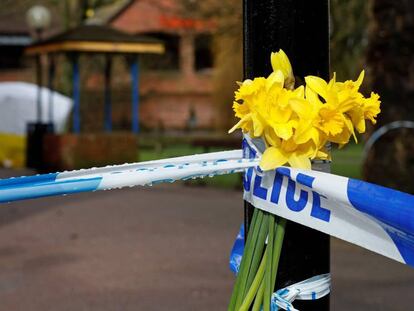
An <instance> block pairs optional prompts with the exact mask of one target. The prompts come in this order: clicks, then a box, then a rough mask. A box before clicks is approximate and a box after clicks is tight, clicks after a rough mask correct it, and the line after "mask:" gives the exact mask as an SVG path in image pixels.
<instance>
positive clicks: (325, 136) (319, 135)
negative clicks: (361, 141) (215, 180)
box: [229, 50, 380, 170]
mask: <svg viewBox="0 0 414 311" xmlns="http://www.w3.org/2000/svg"><path fill="white" fill-rule="evenodd" d="M271 64H272V68H273V72H272V73H271V74H270V75H269V76H268V77H267V78H263V77H260V78H255V79H254V80H245V81H244V82H243V83H239V86H240V87H239V89H238V90H237V91H236V92H235V101H234V103H233V110H234V112H235V115H236V117H237V118H239V119H240V121H239V122H238V123H237V124H236V125H235V126H234V127H233V128H232V129H230V131H229V132H230V133H231V132H233V131H234V130H236V129H237V128H241V129H242V130H243V132H245V133H249V135H250V136H251V137H253V138H258V137H262V138H264V140H265V142H266V145H267V149H266V150H265V152H264V154H263V156H262V160H261V163H260V166H261V168H262V169H263V170H270V169H274V168H276V167H278V166H281V165H285V164H287V163H288V164H289V165H290V166H291V167H296V168H304V169H310V168H311V162H310V160H311V159H315V158H320V159H326V158H327V157H328V154H327V152H326V151H325V149H324V148H325V146H326V144H327V143H328V142H332V143H337V144H339V145H340V146H343V145H345V144H347V143H348V142H349V139H350V137H351V136H353V138H354V139H355V141H357V138H356V135H355V130H356V131H357V132H359V133H364V132H365V120H367V119H368V120H370V121H371V122H372V123H373V124H375V122H376V120H375V118H376V116H377V115H378V113H379V112H380V100H379V96H378V94H375V93H371V95H370V97H364V96H363V95H362V94H361V93H360V92H359V88H360V86H361V83H362V81H363V79H364V71H362V72H361V74H360V75H359V77H358V79H357V80H356V81H351V80H347V81H345V82H337V81H336V79H335V75H334V77H333V78H332V79H331V80H330V81H329V82H326V81H325V80H323V79H321V78H319V77H315V76H307V77H305V83H306V84H305V86H299V87H297V88H295V78H294V75H293V71H292V66H291V64H290V61H289V59H288V57H287V56H286V54H285V53H284V52H283V51H282V50H280V51H279V52H277V53H272V54H271Z"/></svg>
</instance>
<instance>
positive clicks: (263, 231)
mask: <svg viewBox="0 0 414 311" xmlns="http://www.w3.org/2000/svg"><path fill="white" fill-rule="evenodd" d="M261 212H262V213H263V221H262V226H261V227H260V230H259V236H258V238H257V243H256V247H255V249H254V250H253V258H252V261H251V264H250V269H249V273H248V274H247V281H246V287H245V290H244V293H243V297H244V296H245V295H246V292H247V291H248V289H249V288H250V286H251V284H252V282H253V279H254V277H255V276H256V273H257V269H258V268H259V265H260V261H261V259H262V257H263V249H264V248H265V246H266V237H267V236H268V231H269V230H268V228H269V221H268V220H267V218H269V216H270V214H269V213H267V212H263V211H261Z"/></svg>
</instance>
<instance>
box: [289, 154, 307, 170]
mask: <svg viewBox="0 0 414 311" xmlns="http://www.w3.org/2000/svg"><path fill="white" fill-rule="evenodd" d="M288 162H289V165H290V166H291V167H294V168H302V169H305V170H310V169H311V167H312V165H311V161H310V159H309V158H308V157H307V156H305V155H300V156H298V155H296V154H295V153H293V154H292V155H290V157H289V159H288Z"/></svg>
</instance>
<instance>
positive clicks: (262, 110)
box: [228, 50, 381, 311]
mask: <svg viewBox="0 0 414 311" xmlns="http://www.w3.org/2000/svg"><path fill="white" fill-rule="evenodd" d="M270 62H271V65H272V69H273V71H272V73H271V74H270V75H269V76H268V77H257V78H254V79H253V80H250V79H248V80H245V81H243V82H239V83H238V84H239V88H238V90H237V91H236V92H235V97H234V102H233V110H234V112H235V116H236V118H238V119H239V121H238V122H237V123H236V124H235V125H234V126H233V127H232V128H231V129H230V131H229V132H230V133H231V132H233V131H235V130H236V129H239V128H240V129H242V131H243V132H244V133H247V134H248V135H249V136H250V137H251V138H261V139H263V140H264V142H265V145H266V149H265V151H264V153H263V155H262V158H261V161H260V167H261V169H262V170H263V171H267V170H273V169H275V168H277V167H279V166H282V165H289V166H291V167H294V168H302V169H311V161H312V160H315V159H322V160H327V159H330V155H329V152H328V151H327V150H326V146H327V145H329V144H338V145H339V147H343V146H344V145H346V144H347V143H348V142H349V141H350V139H351V137H352V138H353V139H354V140H355V142H357V136H356V133H364V132H365V130H366V120H369V121H371V123H373V124H375V123H376V117H377V115H378V114H379V113H380V111H381V110H380V103H381V102H380V99H379V95H378V94H376V93H373V92H372V93H371V94H370V96H369V97H365V96H364V95H363V94H362V93H361V92H360V87H361V84H362V82H363V80H364V71H362V72H361V74H360V75H359V77H358V79H357V80H356V81H352V80H347V81H345V82H337V81H336V76H335V74H334V75H333V77H332V79H331V80H329V81H325V80H323V79H321V78H319V77H316V76H307V77H305V79H304V81H305V85H301V86H298V87H296V88H295V76H294V74H293V69H292V66H291V63H290V61H289V58H288V57H287V55H286V54H285V53H284V52H283V51H282V50H279V51H278V52H275V53H271V55H270ZM285 226H286V220H284V219H282V218H279V217H275V216H273V215H271V214H269V213H267V212H264V211H262V210H259V209H254V214H253V218H252V222H251V229H250V233H249V234H248V236H247V242H246V246H245V252H244V254H243V259H242V262H241V265H240V271H239V274H238V276H237V279H236V284H235V286H234V289H233V294H232V298H231V301H230V304H229V308H228V310H229V311H243V310H249V308H250V307H251V304H253V309H252V310H261V309H262V310H264V311H270V299H271V298H270V297H271V294H272V292H273V290H274V286H275V281H276V275H277V267H278V263H279V258H280V252H281V249H282V244H283V237H284V231H285ZM265 237H267V245H266V246H265V245H264V244H265V242H264V241H265Z"/></svg>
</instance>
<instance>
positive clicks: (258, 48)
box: [243, 0, 330, 311]
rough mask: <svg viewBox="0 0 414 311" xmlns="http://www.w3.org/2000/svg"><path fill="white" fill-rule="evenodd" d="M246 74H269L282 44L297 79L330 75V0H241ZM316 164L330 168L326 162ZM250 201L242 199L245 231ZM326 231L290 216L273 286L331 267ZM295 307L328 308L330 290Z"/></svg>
mask: <svg viewBox="0 0 414 311" xmlns="http://www.w3.org/2000/svg"><path fill="white" fill-rule="evenodd" d="M243 11H244V12H243V19H244V22H243V26H244V78H245V79H253V78H254V77H259V76H268V75H269V74H270V72H271V70H272V68H271V66H270V53H271V52H276V51H278V50H279V49H283V50H284V51H285V52H286V54H287V55H288V56H289V58H290V60H291V62H292V66H293V72H294V74H295V76H296V77H298V79H297V80H298V81H297V83H298V84H301V83H302V84H303V80H301V79H303V77H305V76H306V75H317V76H320V77H321V78H323V79H328V78H329V0H320V1H307V0H297V1H291V0H277V1H276V0H273V1H256V0H243ZM312 167H313V169H314V170H320V171H325V172H326V171H329V163H322V161H321V163H315V164H313V166H312ZM253 208H254V207H253V206H252V205H251V204H249V203H247V202H245V222H246V234H248V232H247V230H248V224H249V223H250V221H251V214H252V211H253ZM329 243H330V237H329V236H328V235H326V234H323V233H321V232H318V231H316V230H313V229H310V228H308V227H305V226H302V225H299V224H297V223H294V222H291V221H289V222H288V223H287V226H286V234H285V239H284V242H283V248H282V255H281V257H280V263H279V268H278V274H277V281H276V288H275V289H280V288H283V287H286V286H288V285H290V284H293V283H296V282H299V281H302V280H304V279H307V278H309V277H312V276H315V275H318V274H322V273H327V272H329V268H330V267H329V264H330V261H329V259H330V258H329V256H330V254H329V253H330V245H329ZM295 307H296V308H298V309H299V310H304V311H305V310H309V311H310V310H318V311H326V310H329V295H327V296H325V297H323V298H321V299H318V300H315V301H314V300H306V301H305V300H303V301H296V302H295Z"/></svg>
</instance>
